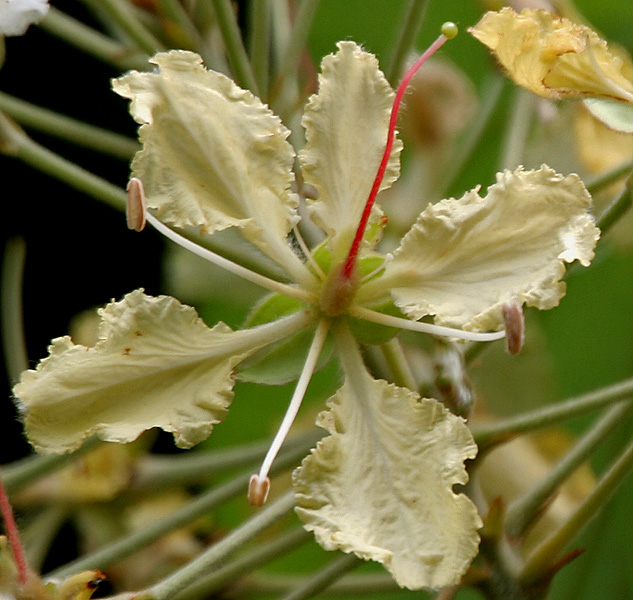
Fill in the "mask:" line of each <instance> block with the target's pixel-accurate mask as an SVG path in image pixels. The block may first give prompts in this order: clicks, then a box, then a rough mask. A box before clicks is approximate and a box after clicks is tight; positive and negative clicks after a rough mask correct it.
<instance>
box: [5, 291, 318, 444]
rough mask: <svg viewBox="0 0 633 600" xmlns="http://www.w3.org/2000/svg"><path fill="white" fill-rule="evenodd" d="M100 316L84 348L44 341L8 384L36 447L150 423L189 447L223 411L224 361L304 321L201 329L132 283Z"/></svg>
mask: <svg viewBox="0 0 633 600" xmlns="http://www.w3.org/2000/svg"><path fill="white" fill-rule="evenodd" d="M100 316H101V324H100V330H99V342H98V343H97V344H96V345H95V346H94V347H92V348H88V347H86V346H81V345H75V344H74V343H73V342H72V341H71V339H70V338H69V337H63V338H58V339H56V340H54V341H53V343H52V345H51V347H50V355H49V356H48V358H46V359H44V360H43V361H42V362H40V364H39V365H38V367H37V369H35V370H29V371H26V372H24V373H23V375H22V379H21V381H20V383H18V384H17V385H16V386H15V388H14V393H15V395H16V397H17V398H18V400H19V401H20V402H21V403H22V404H23V406H24V408H25V410H26V420H25V425H26V434H27V436H28V438H29V440H30V441H31V443H32V444H33V446H34V447H35V448H36V450H37V451H38V452H42V453H63V452H70V451H72V450H75V449H76V448H78V447H79V446H80V445H81V443H82V441H83V440H84V439H85V438H86V437H88V436H89V435H92V434H97V435H99V436H100V437H101V438H102V439H104V440H106V441H110V442H130V441H132V440H134V439H136V438H137V437H138V436H139V435H140V434H141V433H142V432H143V431H145V430H147V429H150V428H152V427H160V428H161V429H163V430H165V431H168V432H171V433H173V434H174V437H175V440H176V444H177V445H178V446H180V447H183V448H188V447H191V446H193V445H194V444H197V443H198V442H200V441H202V440H204V439H206V438H207V437H208V436H209V434H210V433H211V430H212V428H213V425H214V424H215V423H219V422H220V421H222V419H223V418H224V416H225V415H226V412H227V409H228V407H229V405H230V403H231V399H232V396H233V393H232V388H233V384H234V377H233V367H234V366H235V365H236V364H237V363H239V362H240V361H241V360H243V359H244V358H245V357H246V356H248V355H250V354H252V353H253V352H255V351H256V350H257V349H259V348H261V347H263V346H265V345H267V344H268V343H271V342H274V341H276V340H278V339H280V338H282V337H285V336H286V335H289V334H291V333H294V332H296V331H298V330H299V329H301V328H302V327H304V326H306V325H307V322H306V318H307V317H306V316H305V315H302V314H300V313H299V314H296V315H294V316H291V317H287V318H286V319H284V320H282V321H278V322H275V323H271V324H268V325H263V326H261V327H257V328H254V329H249V330H244V331H237V332H233V331H231V329H230V328H229V327H228V326H227V325H225V324H224V323H220V324H218V325H216V326H215V327H214V328H213V329H209V328H208V327H207V326H206V325H205V324H204V322H203V321H202V320H201V319H200V318H199V317H198V316H197V314H196V311H195V310H194V309H193V308H191V307H188V306H184V305H182V304H180V303H179V302H178V301H177V300H175V299H174V298H171V297H169V296H159V297H156V298H154V297H151V296H146V295H145V294H143V293H142V291H140V290H137V291H134V292H132V293H130V294H128V295H127V296H126V297H125V298H124V299H123V300H121V301H120V302H116V303H112V304H109V305H108V306H106V307H105V308H104V309H102V310H101V311H100Z"/></svg>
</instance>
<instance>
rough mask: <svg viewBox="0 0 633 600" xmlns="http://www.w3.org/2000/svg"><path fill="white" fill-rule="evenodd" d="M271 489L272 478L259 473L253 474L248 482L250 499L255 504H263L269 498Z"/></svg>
mask: <svg viewBox="0 0 633 600" xmlns="http://www.w3.org/2000/svg"><path fill="white" fill-rule="evenodd" d="M269 491H270V478H269V477H260V476H259V475H257V474H254V475H251V480H250V481H249V483H248V501H249V502H250V503H251V504H252V505H253V506H262V505H263V504H265V503H266V500H268V492H269Z"/></svg>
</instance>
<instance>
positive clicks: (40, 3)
mask: <svg viewBox="0 0 633 600" xmlns="http://www.w3.org/2000/svg"><path fill="white" fill-rule="evenodd" d="M48 9H49V6H48V0H0V35H24V34H25V33H26V30H27V29H28V28H29V25H31V24H32V23H38V22H39V21H40V20H41V19H43V18H44V17H45V16H46V13H48Z"/></svg>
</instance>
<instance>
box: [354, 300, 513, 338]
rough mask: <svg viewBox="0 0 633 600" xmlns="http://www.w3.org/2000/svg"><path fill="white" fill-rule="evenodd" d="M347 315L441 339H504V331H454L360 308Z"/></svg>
mask: <svg viewBox="0 0 633 600" xmlns="http://www.w3.org/2000/svg"><path fill="white" fill-rule="evenodd" d="M348 312H349V314H350V315H351V316H352V317H356V318H358V319H364V320H365V321H371V322H372V323H378V324H379V325H386V326H387V327H396V328H398V329H407V330H409V331H419V332H422V333H430V334H431V335H440V336H442V337H451V338H457V339H460V340H468V341H470V342H492V341H494V340H500V339H501V338H503V337H505V335H506V332H505V331H493V332H491V333H480V332H477V331H464V330H463V329H454V328H453V327H444V326H443V325H433V324H432V323H422V322H420V321H410V320H409V319H403V318H401V317H393V316H391V315H385V314H383V313H379V312H376V311H375V310H370V309H368V308H363V307H362V306H351V307H350V308H349V311H348Z"/></svg>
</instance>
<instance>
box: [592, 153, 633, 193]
mask: <svg viewBox="0 0 633 600" xmlns="http://www.w3.org/2000/svg"><path fill="white" fill-rule="evenodd" d="M631 171H633V160H627V161H626V162H623V163H622V164H621V165H618V166H617V167H615V168H614V169H611V170H610V171H605V172H604V173H600V174H599V175H596V176H595V177H594V178H593V179H590V180H589V181H587V182H586V183H585V187H586V188H587V190H589V193H590V194H592V195H593V194H595V193H596V192H599V191H601V190H602V189H603V188H605V187H608V186H610V185H611V184H612V183H615V182H616V181H619V180H620V179H622V177H624V176H625V175H628V174H629V173H631Z"/></svg>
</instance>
